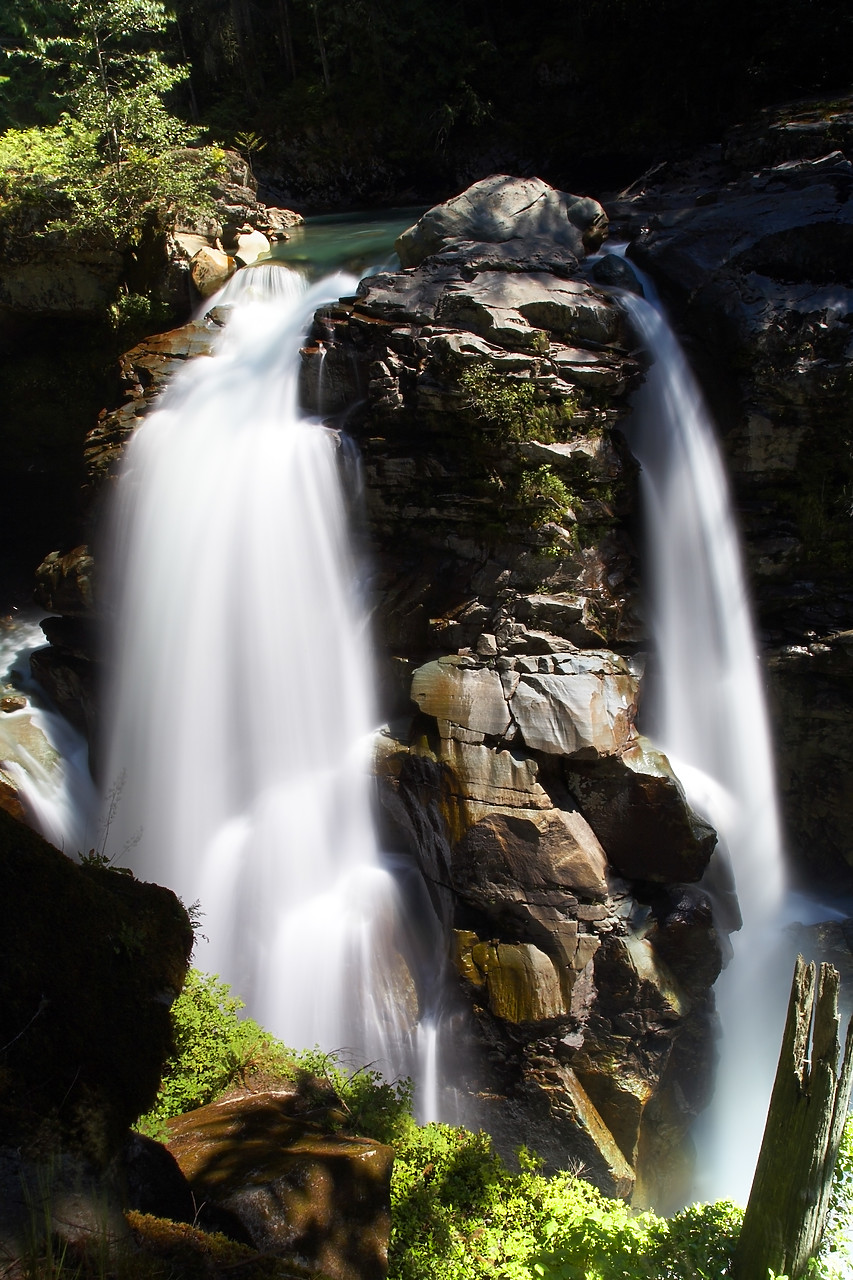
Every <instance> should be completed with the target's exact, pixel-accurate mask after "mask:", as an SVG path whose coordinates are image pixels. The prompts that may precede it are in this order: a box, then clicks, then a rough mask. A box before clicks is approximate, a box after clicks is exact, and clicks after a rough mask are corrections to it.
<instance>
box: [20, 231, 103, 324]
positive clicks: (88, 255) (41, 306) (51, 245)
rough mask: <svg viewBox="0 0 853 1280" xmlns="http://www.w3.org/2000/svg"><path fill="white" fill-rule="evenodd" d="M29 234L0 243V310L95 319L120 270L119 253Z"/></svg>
mask: <svg viewBox="0 0 853 1280" xmlns="http://www.w3.org/2000/svg"><path fill="white" fill-rule="evenodd" d="M56 241H57V237H56V236H54V237H53V239H52V241H50V242H47V243H44V242H43V241H42V239H41V238H36V237H33V238H31V239H28V240H26V241H24V242H20V243H19V242H17V241H15V240H14V239H13V240H12V242H10V243H8V244H7V245H6V247H5V252H4V260H3V262H2V270H0V311H2V310H8V311H10V312H13V313H14V314H16V315H18V316H26V317H50V318H59V319H63V318H65V319H75V318H76V319H84V318H85V319H93V318H96V317H98V318H100V317H101V316H103V314H104V313H105V312H106V310H107V308H108V307H109V305H110V303H111V302H112V301H113V299H114V298H115V295H116V291H117V289H118V287H119V284H120V282H121V280H122V279H123V277H124V274H125V267H124V258H123V257H122V255H121V254H120V253H118V252H115V251H111V250H106V249H103V250H99V249H92V248H88V249H74V248H71V247H70V246H68V245H65V244H62V243H61V241H60V242H59V243H57V242H56Z"/></svg>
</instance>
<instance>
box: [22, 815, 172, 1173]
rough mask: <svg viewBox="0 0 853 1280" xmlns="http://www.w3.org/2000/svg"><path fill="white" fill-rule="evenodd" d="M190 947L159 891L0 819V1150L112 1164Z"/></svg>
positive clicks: (164, 1048) (167, 1032)
mask: <svg viewBox="0 0 853 1280" xmlns="http://www.w3.org/2000/svg"><path fill="white" fill-rule="evenodd" d="M191 946H192V930H191V928H190V924H189V921H188V919H187V915H186V912H185V911H184V909H183V908H182V906H181V904H180V903H179V902H178V899H177V898H176V897H175V895H174V894H173V893H171V892H170V891H169V890H168V889H161V888H159V887H158V886H157V885H152V884H143V883H140V882H139V881H137V880H134V879H133V877H132V876H130V875H129V874H121V873H119V872H117V871H112V870H109V869H106V868H103V867H100V866H97V865H85V866H78V865H77V864H75V863H73V862H72V861H71V860H70V859H69V858H67V857H65V856H64V855H63V854H61V853H59V852H58V850H56V849H54V848H52V847H51V846H50V845H49V844H47V843H46V842H45V841H44V840H42V839H41V837H39V836H37V835H36V834H35V832H33V831H31V830H29V829H28V828H27V827H23V826H21V825H20V824H19V823H17V822H15V821H14V820H13V819H11V818H9V817H8V815H6V814H5V813H3V812H2V811H0V988H2V993H1V994H2V999H0V1043H2V1044H3V1045H4V1046H5V1049H4V1057H3V1075H2V1088H0V1144H5V1145H8V1146H14V1147H24V1148H30V1147H32V1148H34V1149H38V1150H39V1151H50V1150H51V1149H54V1148H58V1147H61V1148H65V1149H68V1150H71V1151H75V1152H77V1153H79V1154H80V1155H82V1156H83V1157H85V1158H86V1159H88V1160H89V1161H90V1162H91V1163H92V1164H94V1165H98V1164H100V1165H101V1166H102V1167H103V1166H104V1165H105V1164H106V1163H107V1162H108V1161H109V1160H110V1159H111V1158H112V1156H113V1155H114V1154H115V1152H116V1151H117V1150H118V1147H119V1146H120V1144H121V1142H122V1141H123V1139H124V1135H125V1132H126V1130H127V1128H128V1126H129V1125H130V1124H131V1123H132V1122H133V1121H134V1120H135V1119H136V1117H137V1116H138V1115H140V1114H141V1113H142V1112H143V1111H145V1110H147V1109H148V1108H149V1107H150V1106H151V1105H152V1103H153V1101H154V1098H155V1097H156V1094H157V1089H158V1087H159V1084H160V1073H161V1070H162V1068H163V1064H164V1063H165V1061H166V1059H167V1058H168V1056H169V1053H170V1051H171V1047H172V1027H171V1020H170V1018H169V1009H170V1006H171V1004H172V1001H173V1000H174V999H175V997H176V996H177V995H178V993H179V991H180V989H181V987H182V985H183V980H184V974H185V972H186V966H187V962H188V957H189V952H190V948H191Z"/></svg>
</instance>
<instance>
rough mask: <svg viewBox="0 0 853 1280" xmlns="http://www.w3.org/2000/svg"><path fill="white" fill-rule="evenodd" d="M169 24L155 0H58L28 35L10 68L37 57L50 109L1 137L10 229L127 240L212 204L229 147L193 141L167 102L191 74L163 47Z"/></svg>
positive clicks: (0, 173)
mask: <svg viewBox="0 0 853 1280" xmlns="http://www.w3.org/2000/svg"><path fill="white" fill-rule="evenodd" d="M170 22H171V19H170V18H169V16H168V14H167V12H166V9H165V7H164V6H163V5H162V4H161V3H160V0H98V3H95V0H57V4H56V7H55V12H54V14H53V21H52V22H51V24H50V26H49V28H46V30H45V33H44V34H39V31H40V30H41V28H40V27H38V26H35V25H34V26H33V27H32V29H30V30H29V31H27V32H26V33H25V37H24V39H23V40H22V42H21V44H20V46H19V47H17V48H15V49H14V50H13V51H12V54H11V55H10V57H9V66H10V68H14V66H15V65H17V64H19V63H22V62H25V63H29V64H35V65H36V67H37V68H38V69H39V71H40V72H41V73H43V74H44V76H45V78H46V80H47V82H48V83H49V84H50V85H51V87H52V93H53V100H54V104H55V117H54V120H53V122H52V123H50V124H49V125H46V126H44V127H40V128H36V127H33V128H25V129H10V130H7V132H6V133H5V134H3V135H2V136H0V222H2V223H3V224H4V225H5V226H6V227H7V228H9V229H11V230H17V231H19V232H24V233H26V234H29V235H31V234H33V233H35V234H37V235H39V234H40V235H42V236H45V235H47V236H49V235H50V234H51V233H53V232H61V233H62V234H64V235H66V236H69V237H70V238H71V239H76V240H81V241H82V240H85V241H87V242H94V243H96V244H98V245H100V246H102V247H114V246H115V247H126V246H128V245H133V244H136V243H138V241H139V240H140V238H141V236H142V235H143V234H144V232H145V229H146V228H147V227H150V226H151V225H152V224H154V225H155V226H157V225H162V224H165V223H168V222H169V220H170V219H171V218H173V216H174V213H175V211H176V210H177V209H179V208H181V209H186V210H188V211H190V212H193V213H201V212H205V211H210V210H211V209H212V207H213V201H212V195H211V192H212V187H213V185H214V183H215V181H216V180H217V179H218V178H219V176H220V175H221V173H222V170H223V159H224V153H223V152H222V151H221V150H219V149H217V148H214V147H197V146H195V147H193V146H189V145H187V144H188V143H190V142H191V141H193V140H194V138H195V136H196V134H197V130H196V129H194V128H191V127H189V126H188V125H186V124H185V123H184V122H183V121H181V120H180V119H179V118H178V117H177V116H175V115H173V114H172V113H171V112H170V111H169V110H168V108H167V106H166V102H165V98H166V96H167V95H168V94H169V93H170V91H171V90H172V89H173V88H174V86H175V85H177V84H178V83H180V82H181V81H182V80H183V79H184V78H185V77H186V74H187V71H186V68H185V67H183V66H173V65H171V64H170V63H169V62H168V61H167V59H166V58H165V57H164V56H163V54H162V53H161V52H160V50H159V48H158V44H159V42H160V41H161V40H162V39H163V37H164V34H165V32H166V30H167V27H168V26H169V23H170Z"/></svg>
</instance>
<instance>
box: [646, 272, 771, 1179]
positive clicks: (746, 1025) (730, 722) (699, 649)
mask: <svg viewBox="0 0 853 1280" xmlns="http://www.w3.org/2000/svg"><path fill="white" fill-rule="evenodd" d="M621 302H622V305H623V306H624V308H625V310H626V311H627V313H628V315H629V316H630V319H631V322H632V324H633V326H634V329H635V331H636V333H637V335H638V337H639V338H640V339H641V341H642V343H643V346H644V347H645V348H646V351H647V352H648V355H649V356H650V358H651V365H650V367H649V369H648V371H647V374H646V380H645V383H644V385H643V387H642V388H641V389H640V391H639V392H638V393H637V395H636V398H635V405H634V415H633V418H632V424H631V428H630V432H629V443H630V447H631V450H632V452H633V453H634V455H635V457H636V458H637V460H638V461H639V463H640V466H641V482H640V483H641V495H642V503H643V509H644V524H645V559H646V575H645V576H646V595H647V601H648V621H649V629H650V638H651V641H652V644H653V647H654V651H655V655H656V662H655V675H654V676H653V677H652V679H651V680H650V681H649V688H648V690H647V693H646V701H645V703H644V717H645V724H644V728H645V731H646V732H647V733H648V734H649V735H650V736H651V737H652V738H653V739H654V740H655V741H656V743H657V745H658V746H659V747H660V748H661V749H662V750H663V751H664V752H665V753H666V755H667V756H668V757H669V759H670V761H671V763H672V765H673V768H674V769H675V771H676V774H677V775H678V777H679V779H680V781H681V783H682V785H683V786H684V789H685V792H686V794H687V797H688V800H689V801H690V803H691V805H692V806H693V808H694V809H696V810H697V812H699V813H700V814H701V815H702V816H703V817H705V818H707V819H708V821H710V822H711V823H712V825H713V826H714V827H715V828H716V830H717V833H718V838H719V844H718V848H717V851H716V852H715V854H714V857H713V859H712V862H711V866H710V867H709V871H708V873H707V876H706V881H705V885H706V887H707V888H708V889H709V892H710V893H711V895H712V897H713V898H714V899H715V901H716V904H717V911H718V913H719V918H720V922H721V924H722V925H723V927H726V926H728V928H732V926H734V927H735V929H736V931H735V932H734V933H733V934H732V935H731V948H732V955H731V958H730V961H729V964H728V965H727V967H726V968H725V969H724V970H723V973H722V975H721V977H720V978H719V979H718V982H717V985H716V998H717V1010H718V1014H719V1018H720V1023H721V1031H722V1034H721V1037H720V1042H719V1062H718V1066H717V1084H716V1089H715V1094H714V1100H713V1102H712V1104H711V1107H710V1109H709V1112H708V1113H706V1114H705V1116H703V1117H702V1120H701V1121H700V1126H699V1130H698V1132H697V1144H698V1148H699V1150H698V1157H699V1158H698V1160H697V1186H696V1192H697V1195H698V1196H699V1198H701V1199H714V1198H717V1197H722V1196H725V1197H728V1198H733V1199H737V1200H741V1201H744V1202H745V1200H746V1198H747V1196H748V1194H749V1187H750V1181H751V1178H752V1172H753V1170H754V1168H755V1160H756V1157H757V1154H758V1148H759V1145H760V1142H761V1135H762V1131H763V1127H764V1119H765V1115H766V1110H767V1103H768V1100H769V1096H770V1089H771V1086H772V1081H773V1072H774V1070H775V1064H776V1054H777V1051H778V1043H779V1035H780V1033H781V1026H782V1022H783V1020H784V1004H785V998H786V994H787V985H788V974H789V965H788V963H787V960H784V961H783V960H782V952H783V950H784V943H783V940H782V936H781V932H780V928H779V924H780V918H781V913H782V909H783V903H784V897H785V889H786V874H785V865H784V855H783V841H782V833H781V824H780V818H779V806H778V801H777V795H776V785H775V775H774V764H773V750H772V741H771V734H770V727H769V722H768V713H767V707H766V702H765V697H764V689H763V684H762V674H761V668H760V663H759V657H758V645H757V640H756V635H755V629H754V626H753V619H752V611H751V605H750V596H749V590H748V586H747V581H746V576H745V571H744V566H743V562H742V556H741V549H740V543H739V536H738V529H737V523H736V519H735V514H734V511H733V508H732V503H731V499H730V495H729V488H728V483H727V478H726V473H725V469H724V465H723V461H722V458H721V455H720V449H719V447H718V444H717V439H716V433H715V428H714V423H713V420H712V419H711V416H710V413H709V411H708V408H707V406H706V404H705V401H704V398H703V395H702V392H701V390H700V388H699V386H698V384H697V382H696V379H695V378H694V376H693V374H692V372H691V370H690V367H689V365H688V363H687V360H686V358H685V355H684V352H683V351H682V349H681V346H680V344H679V342H678V339H677V338H676V336H675V334H674V333H673V331H672V329H671V327H670V325H669V324H668V322H667V320H666V318H665V316H664V314H663V312H662V310H661V309H660V307H659V306H656V305H652V303H651V302H650V301H647V300H645V299H644V298H640V297H638V296H636V295H634V294H632V293H625V294H624V295H623V296H622V297H621ZM732 882H733V886H732ZM732 887H733V888H734V891H735V892H736V895H737V898H736V905H735V901H734V897H733V894H732ZM738 912H739V916H740V919H738V918H737V916H738ZM738 925H739V926H740V927H738ZM785 954H786V955H787V952H785Z"/></svg>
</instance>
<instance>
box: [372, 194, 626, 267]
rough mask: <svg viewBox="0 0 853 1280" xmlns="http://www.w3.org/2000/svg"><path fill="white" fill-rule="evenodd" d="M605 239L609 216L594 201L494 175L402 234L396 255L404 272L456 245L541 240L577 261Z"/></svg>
mask: <svg viewBox="0 0 853 1280" xmlns="http://www.w3.org/2000/svg"><path fill="white" fill-rule="evenodd" d="M606 234H607V215H606V214H605V212H604V210H603V209H602V207H601V205H600V204H599V203H598V201H597V200H592V199H590V197H588V196H573V195H569V194H568V193H567V192H565V191H557V190H555V188H554V187H550V186H549V185H548V183H547V182H543V181H542V179H541V178H512V177H509V176H507V175H506V174H495V175H493V176H492V177H490V178H483V179H482V180H481V181H480V182H475V183H474V185H473V186H471V187H469V188H468V189H467V191H463V192H462V193H461V194H460V195H458V196H454V197H453V199H452V200H447V201H446V202H445V203H444V204H440V205H437V206H436V207H435V208H434V209H430V210H429V211H428V212H427V213H425V214H424V215H423V217H422V218H420V219H419V220H418V222H416V223H415V225H414V226H413V227H410V228H409V229H408V231H404V232H403V234H402V235H401V236H400V238H399V240H398V241H397V244H396V249H397V253H398V255H399V257H400V262H401V263H402V264H403V266H404V267H417V266H419V265H420V264H421V263H422V262H423V260H424V258H428V257H431V256H433V255H435V254H437V253H441V252H442V251H443V250H445V249H447V248H448V246H450V245H453V244H454V243H456V242H457V241H460V240H469V241H475V242H476V241H479V242H482V243H485V244H503V243H504V242H505V241H508V240H532V241H536V240H544V241H547V242H549V243H550V244H551V245H558V246H560V247H562V248H564V249H567V250H568V251H569V252H570V253H571V254H573V255H574V257H575V258H576V259H581V258H583V257H584V256H585V254H586V251H587V250H588V249H589V250H592V251H594V250H595V249H597V248H598V246H599V245H600V244H601V242H602V240H603V239H604V237H605V235H606Z"/></svg>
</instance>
